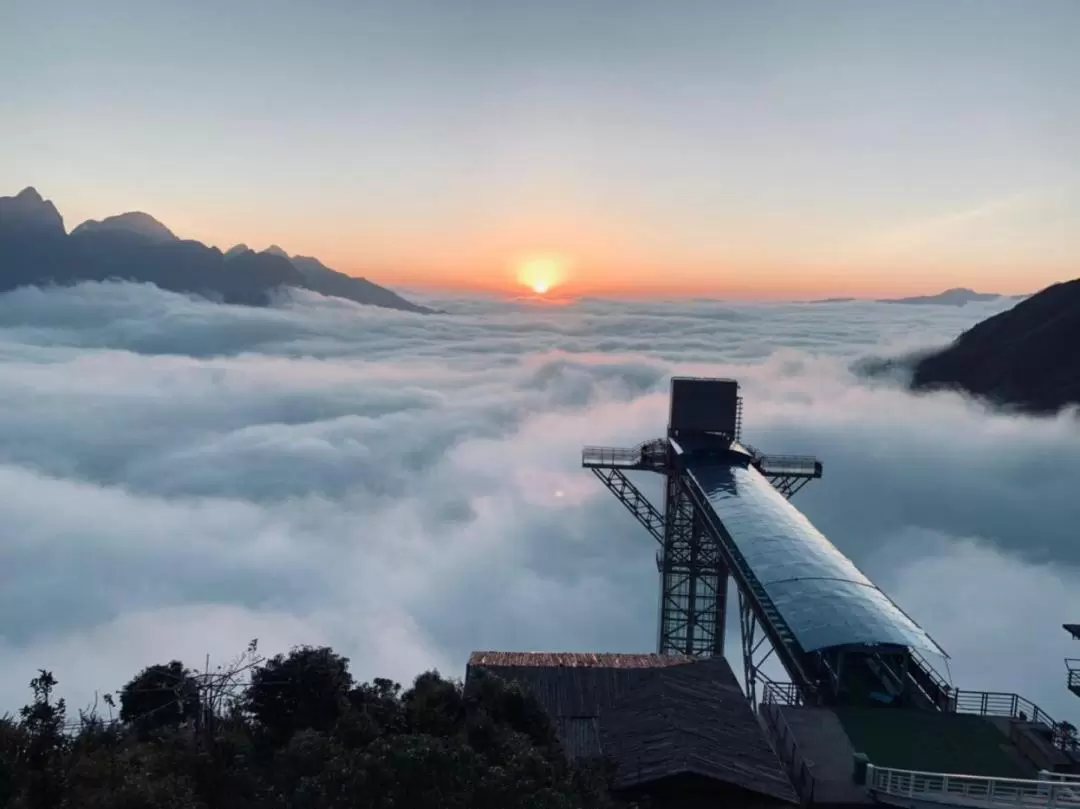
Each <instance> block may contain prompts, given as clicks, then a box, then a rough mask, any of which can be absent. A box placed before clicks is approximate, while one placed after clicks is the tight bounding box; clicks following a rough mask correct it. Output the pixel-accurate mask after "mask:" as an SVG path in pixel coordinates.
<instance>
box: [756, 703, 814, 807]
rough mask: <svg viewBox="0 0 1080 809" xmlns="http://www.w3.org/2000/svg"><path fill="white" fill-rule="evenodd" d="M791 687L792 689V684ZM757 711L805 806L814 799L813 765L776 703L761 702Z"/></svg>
mask: <svg viewBox="0 0 1080 809" xmlns="http://www.w3.org/2000/svg"><path fill="white" fill-rule="evenodd" d="M770 685H771V683H770ZM791 685H792V686H793V687H794V684H791ZM766 688H768V686H766ZM759 710H760V712H761V715H762V716H763V717H764V718H765V724H767V725H768V726H769V730H770V731H771V735H772V737H773V742H774V745H775V747H776V752H777V754H778V755H779V757H780V759H781V761H783V762H784V764H785V765H786V766H787V769H788V774H789V775H790V776H791V780H792V781H793V782H794V784H795V791H796V792H798V793H799V800H800V801H801V802H802V804H803V805H804V806H806V805H807V804H809V803H811V802H812V801H813V799H814V784H815V783H816V779H815V778H814V765H813V764H811V763H810V762H808V761H807V760H806V757H805V756H803V754H802V752H801V751H800V750H799V745H798V743H797V742H796V741H795V734H794V733H793V732H792V730H791V725H789V724H788V721H787V719H786V718H785V717H784V715H783V714H782V713H781V712H780V708H779V706H778V705H777V704H776V703H772V702H763V703H762V704H761V705H760V707H759Z"/></svg>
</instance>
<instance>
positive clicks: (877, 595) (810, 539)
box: [687, 459, 946, 656]
mask: <svg viewBox="0 0 1080 809" xmlns="http://www.w3.org/2000/svg"><path fill="white" fill-rule="evenodd" d="M687 472H688V473H689V474H690V477H691V478H692V479H693V480H694V481H695V482H696V483H697V485H698V486H699V487H700V488H701V490H702V492H703V493H704V494H705V497H706V499H707V500H708V502H709V504H710V505H711V506H712V509H713V512H714V513H715V514H716V516H717V517H718V518H719V520H720V521H721V522H722V523H723V525H724V527H725V528H726V529H727V532H728V534H729V535H730V536H731V539H732V541H733V542H734V544H735V547H736V548H737V549H738V551H739V552H740V553H741V554H742V557H743V558H744V559H745V560H746V563H747V565H749V567H750V570H751V571H752V572H753V573H754V575H755V576H756V577H757V579H758V581H759V582H760V583H761V585H762V587H763V588H764V589H765V592H766V594H767V595H768V596H769V598H770V599H772V602H773V604H775V605H776V609H777V610H778V611H779V613H780V615H781V616H782V617H783V619H784V621H786V622H787V625H788V627H789V628H790V629H791V631H792V632H793V633H794V635H795V638H796V640H798V642H799V645H800V646H801V647H802V648H803V650H804V651H807V652H812V651H817V650H819V649H827V648H830V647H833V646H846V645H873V644H892V645H898V646H908V647H912V648H916V649H921V650H923V651H927V652H931V653H933V654H937V655H942V656H946V655H945V652H943V651H942V650H941V648H940V647H939V646H938V645H937V643H935V642H934V640H933V639H932V638H931V637H930V636H929V635H928V634H927V633H926V632H925V631H924V630H923V629H922V628H921V627H919V626H918V625H917V624H916V623H915V622H914V621H912V620H911V619H910V618H908V616H907V615H905V614H904V612H903V611H902V610H901V609H900V608H899V607H898V606H896V604H894V603H893V602H892V601H891V600H889V597H888V596H886V595H885V594H884V593H883V592H882V591H881V590H880V589H878V587H877V586H876V585H875V584H874V583H873V582H872V581H870V579H868V578H866V576H865V575H863V573H862V571H860V570H859V569H858V568H857V567H855V565H854V564H853V563H852V561H851V560H850V559H848V558H847V557H846V556H844V554H842V553H841V552H840V551H839V550H837V548H836V546H835V545H833V544H832V543H831V542H829V540H828V539H827V538H826V537H825V535H824V534H822V533H821V532H820V531H819V530H818V529H817V528H815V527H814V526H813V524H811V522H810V520H808V519H807V518H806V516H805V515H804V514H803V513H802V512H801V511H799V510H798V509H797V508H795V506H793V505H792V504H791V503H789V502H788V500H787V498H785V497H784V496H783V495H782V494H780V492H778V491H777V490H776V489H775V488H774V487H773V486H772V484H771V483H769V481H768V480H767V479H766V478H765V476H764V475H762V474H761V473H760V472H759V471H758V470H757V469H754V468H753V467H744V466H727V465H717V464H716V463H715V461H713V462H712V463H709V462H708V461H703V462H701V463H694V461H693V460H692V459H691V460H690V461H689V462H688V463H687Z"/></svg>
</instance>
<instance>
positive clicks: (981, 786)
mask: <svg viewBox="0 0 1080 809" xmlns="http://www.w3.org/2000/svg"><path fill="white" fill-rule="evenodd" d="M866 784H867V787H868V788H869V789H870V790H871V791H873V792H880V793H884V794H886V795H892V796H895V797H903V798H916V799H921V800H927V801H938V802H944V803H953V804H955V803H960V802H964V803H974V804H977V805H981V806H987V807H993V806H1030V807H1036V806H1038V807H1057V806H1065V807H1080V782H1076V781H1064V780H1062V781H1056V780H1052V779H1049V778H1043V777H1042V774H1041V773H1040V777H1039V778H1038V779H1029V778H990V777H986V776H981V775H962V774H959V773H935V772H923V771H919V770H901V769H896V768H893V767H876V766H874V765H873V764H870V765H867V768H866Z"/></svg>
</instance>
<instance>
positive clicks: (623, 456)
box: [581, 438, 665, 466]
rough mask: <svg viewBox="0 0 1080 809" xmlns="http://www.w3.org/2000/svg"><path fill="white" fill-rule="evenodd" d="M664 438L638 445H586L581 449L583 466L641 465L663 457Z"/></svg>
mask: <svg viewBox="0 0 1080 809" xmlns="http://www.w3.org/2000/svg"><path fill="white" fill-rule="evenodd" d="M664 452H665V447H664V441H663V439H657V438H653V439H650V440H648V441H642V442H641V443H640V444H638V445H637V446H636V447H585V448H584V449H582V450H581V464H582V466H639V465H642V464H643V463H644V462H645V461H650V462H652V461H658V460H662V459H663V455H664Z"/></svg>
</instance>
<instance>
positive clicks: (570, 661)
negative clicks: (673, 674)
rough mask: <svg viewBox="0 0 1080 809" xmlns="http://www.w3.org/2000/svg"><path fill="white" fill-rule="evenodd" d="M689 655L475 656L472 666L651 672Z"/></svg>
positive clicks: (471, 657) (686, 661)
mask: <svg viewBox="0 0 1080 809" xmlns="http://www.w3.org/2000/svg"><path fill="white" fill-rule="evenodd" d="M695 659H696V658H693V657H689V656H687V655H662V654H614V653H607V652H473V653H472V654H471V655H469V665H470V666H483V667H486V668H492V667H505V666H513V667H527V666H541V667H545V668H550V667H552V666H567V667H571V668H604V669H652V668H665V667H667V666H678V665H681V664H683V663H691V662H693V661H694V660H695Z"/></svg>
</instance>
